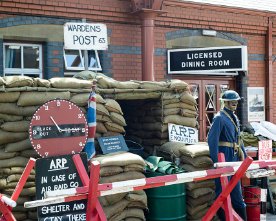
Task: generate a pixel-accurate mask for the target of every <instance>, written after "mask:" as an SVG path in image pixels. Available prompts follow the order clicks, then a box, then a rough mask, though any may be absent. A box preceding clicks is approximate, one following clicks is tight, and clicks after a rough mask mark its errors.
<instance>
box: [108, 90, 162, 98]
mask: <svg viewBox="0 0 276 221" xmlns="http://www.w3.org/2000/svg"><path fill="white" fill-rule="evenodd" d="M160 96H161V92H160V91H152V92H144V93H141V92H128V93H117V94H114V97H113V98H114V99H116V100H145V99H158V98H160Z"/></svg>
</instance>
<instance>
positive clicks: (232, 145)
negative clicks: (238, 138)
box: [219, 141, 239, 149]
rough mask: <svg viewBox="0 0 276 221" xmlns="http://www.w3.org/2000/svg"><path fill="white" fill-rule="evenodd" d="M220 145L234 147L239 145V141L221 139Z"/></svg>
mask: <svg viewBox="0 0 276 221" xmlns="http://www.w3.org/2000/svg"><path fill="white" fill-rule="evenodd" d="M219 146H224V147H232V148H234V149H236V148H238V147H239V145H238V144H237V143H231V142H226V141H219Z"/></svg>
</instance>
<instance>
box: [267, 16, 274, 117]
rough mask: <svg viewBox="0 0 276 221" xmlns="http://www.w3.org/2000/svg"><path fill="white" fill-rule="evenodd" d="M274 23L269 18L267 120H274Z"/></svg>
mask: <svg viewBox="0 0 276 221" xmlns="http://www.w3.org/2000/svg"><path fill="white" fill-rule="evenodd" d="M272 23H273V18H272V17H269V18H268V29H267V36H266V37H267V44H266V67H267V76H266V104H267V105H266V106H267V107H266V116H267V117H266V118H267V119H266V120H267V121H270V122H272V121H273V96H272V94H273V67H272V66H273V64H272V51H273V43H272V42H273V37H272Z"/></svg>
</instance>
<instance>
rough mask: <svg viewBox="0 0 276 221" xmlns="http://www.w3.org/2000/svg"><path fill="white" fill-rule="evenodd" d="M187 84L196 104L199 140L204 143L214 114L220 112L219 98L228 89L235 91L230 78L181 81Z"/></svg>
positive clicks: (233, 81)
mask: <svg viewBox="0 0 276 221" xmlns="http://www.w3.org/2000/svg"><path fill="white" fill-rule="evenodd" d="M181 80H183V81H185V82H186V83H188V84H189V87H190V91H191V93H192V95H193V96H194V98H195V99H196V101H197V104H198V119H197V120H198V123H199V140H200V141H206V138H207V134H208V132H209V129H210V127H211V124H212V121H213V118H214V116H215V114H216V113H217V112H218V111H219V110H220V106H221V105H220V101H219V98H220V96H221V94H222V93H223V92H224V91H226V90H228V89H235V84H234V83H235V79H234V78H230V77H225V76H224V77H223V79H222V78H208V79H181Z"/></svg>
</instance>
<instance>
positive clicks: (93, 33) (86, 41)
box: [64, 22, 108, 50]
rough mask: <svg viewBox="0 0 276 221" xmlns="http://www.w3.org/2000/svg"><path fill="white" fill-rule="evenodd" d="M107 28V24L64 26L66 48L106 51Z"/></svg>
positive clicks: (70, 23)
mask: <svg viewBox="0 0 276 221" xmlns="http://www.w3.org/2000/svg"><path fill="white" fill-rule="evenodd" d="M107 44H108V43H107V28H106V25H105V24H93V23H73V22H68V23H65V24H64V48H65V49H80V50H106V49H107Z"/></svg>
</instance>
